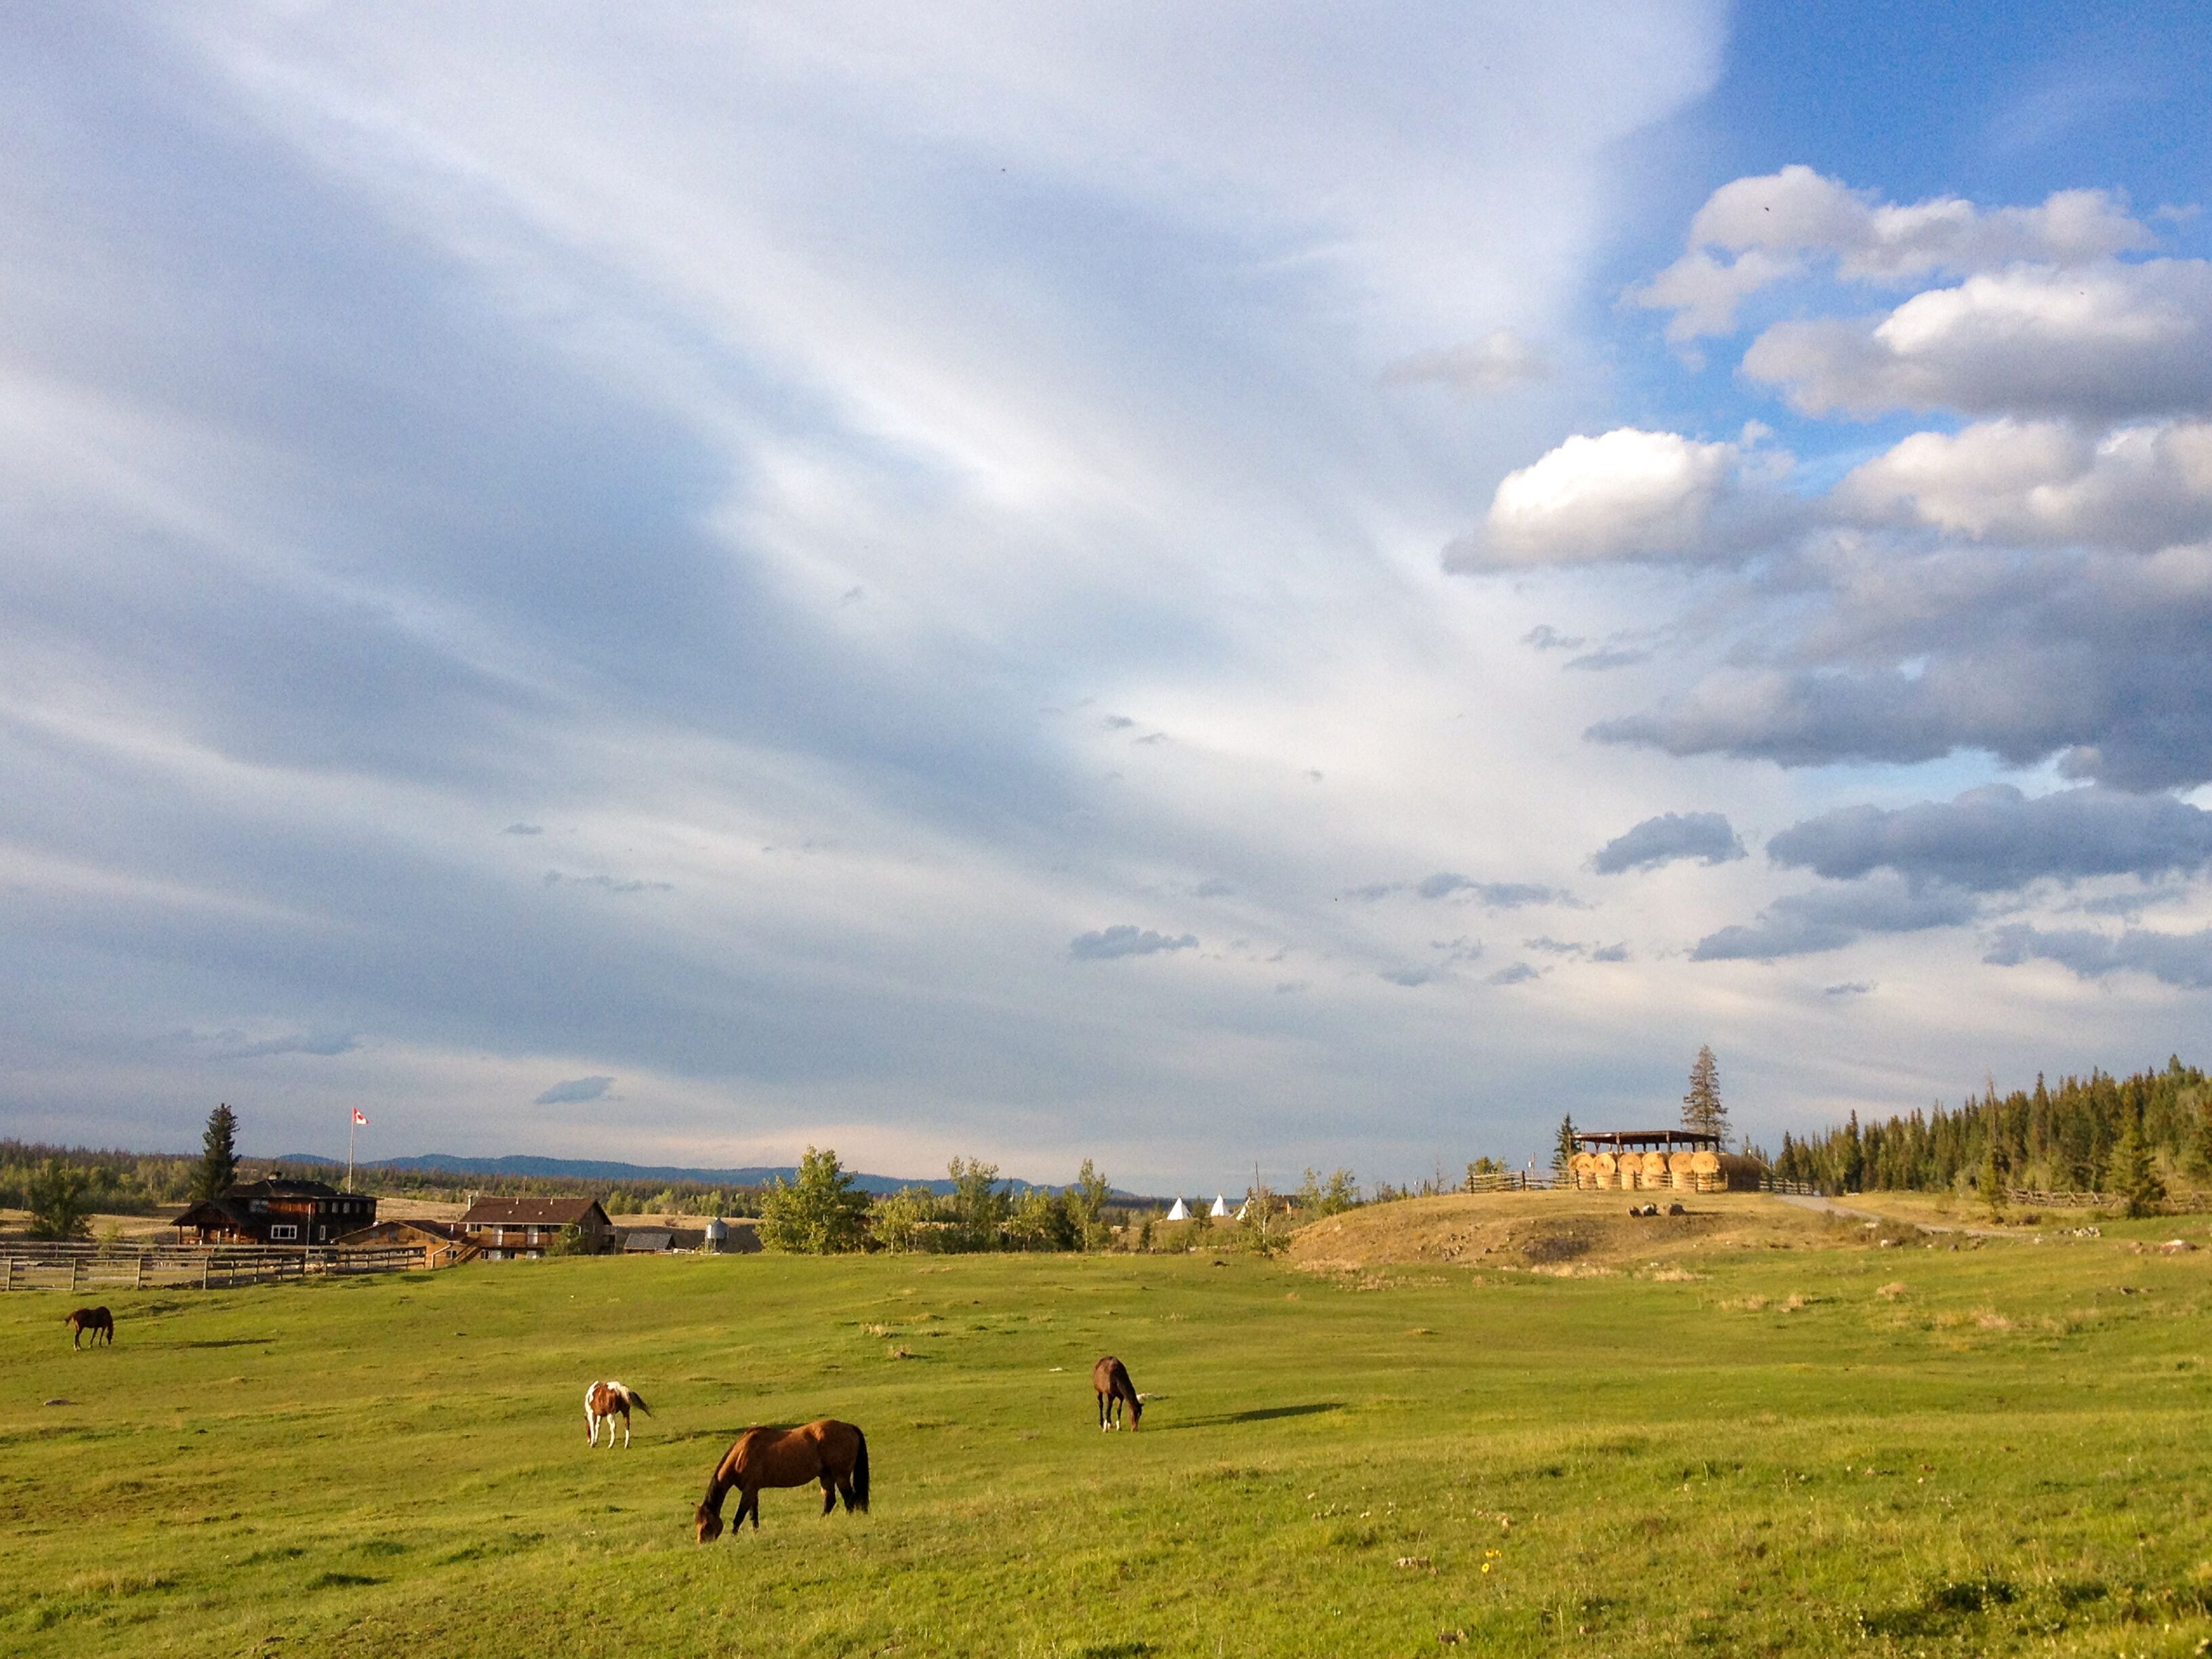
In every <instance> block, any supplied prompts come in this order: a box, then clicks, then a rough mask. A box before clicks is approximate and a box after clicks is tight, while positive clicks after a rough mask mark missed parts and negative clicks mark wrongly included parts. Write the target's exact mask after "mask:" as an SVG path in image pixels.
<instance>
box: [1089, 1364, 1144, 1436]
mask: <svg viewBox="0 0 2212 1659" xmlns="http://www.w3.org/2000/svg"><path fill="white" fill-rule="evenodd" d="M1091 1387H1092V1388H1094V1389H1097V1391H1098V1426H1099V1427H1100V1428H1101V1429H1118V1428H1120V1427H1121V1412H1122V1409H1123V1407H1127V1411H1128V1418H1129V1429H1130V1431H1131V1432H1132V1433H1133V1432H1135V1431H1136V1430H1137V1428H1138V1426H1139V1425H1141V1424H1142V1423H1143V1422H1144V1420H1145V1396H1144V1395H1140V1394H1139V1393H1138V1392H1137V1385H1136V1384H1135V1383H1132V1382H1131V1381H1129V1368H1128V1367H1127V1365H1124V1364H1122V1363H1121V1361H1120V1360H1118V1359H1116V1358H1114V1356H1113V1355H1112V1354H1110V1353H1109V1354H1108V1355H1107V1356H1106V1357H1105V1358H1103V1359H1102V1360H1100V1361H1099V1362H1098V1363H1097V1364H1095V1365H1093V1366H1092V1367H1091Z"/></svg>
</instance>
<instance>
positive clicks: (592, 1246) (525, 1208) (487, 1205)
mask: <svg viewBox="0 0 2212 1659" xmlns="http://www.w3.org/2000/svg"><path fill="white" fill-rule="evenodd" d="M571 1227H574V1229H575V1230H576V1249H578V1250H579V1251H580V1252H581V1253H582V1254H584V1255H600V1254H602V1253H603V1252H605V1251H607V1250H611V1249H614V1248H615V1247H616V1241H617V1234H616V1232H615V1225H614V1223H613V1222H611V1221H610V1220H608V1219H607V1212H605V1210H603V1209H601V1208H600V1207H599V1200H597V1199H596V1198H480V1199H478V1200H477V1201H476V1202H475V1203H473V1204H471V1205H470V1206H469V1209H468V1213H467V1214H466V1215H465V1216H463V1217H462V1218H461V1231H463V1232H465V1233H466V1234H467V1235H468V1236H469V1238H470V1241H471V1243H474V1244H475V1245H476V1246H477V1248H478V1249H481V1250H482V1251H483V1253H484V1259H485V1260H486V1261H512V1260H518V1259H524V1258H535V1257H538V1256H541V1255H544V1254H545V1252H546V1251H547V1250H548V1249H551V1248H552V1247H553V1246H554V1245H556V1244H557V1243H560V1242H561V1236H562V1233H563V1232H565V1231H567V1230H568V1229H569V1228H571Z"/></svg>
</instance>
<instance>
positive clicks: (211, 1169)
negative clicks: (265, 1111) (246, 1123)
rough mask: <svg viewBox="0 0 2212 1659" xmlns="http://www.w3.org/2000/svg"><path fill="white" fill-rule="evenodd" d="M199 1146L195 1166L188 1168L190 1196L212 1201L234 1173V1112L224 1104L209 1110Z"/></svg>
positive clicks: (235, 1158)
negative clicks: (197, 1162) (190, 1171)
mask: <svg viewBox="0 0 2212 1659" xmlns="http://www.w3.org/2000/svg"><path fill="white" fill-rule="evenodd" d="M200 1146H201V1152H200V1161H199V1167H198V1168H197V1169H196V1170H193V1171H192V1196H193V1197H194V1198H195V1199H199V1200H206V1201H209V1202H212V1201H214V1200H216V1199H218V1198H221V1197H222V1194H223V1189H224V1188H227V1187H228V1186H229V1185H230V1183H231V1182H233V1181H234V1180H235V1179H237V1176H238V1114H237V1113H235V1112H234V1111H232V1110H231V1109H230V1108H229V1107H228V1106H218V1107H216V1109H215V1110H213V1111H211V1112H210V1113H209V1114H208V1121H207V1133H205V1134H204V1135H203V1136H202V1137H201V1138H200Z"/></svg>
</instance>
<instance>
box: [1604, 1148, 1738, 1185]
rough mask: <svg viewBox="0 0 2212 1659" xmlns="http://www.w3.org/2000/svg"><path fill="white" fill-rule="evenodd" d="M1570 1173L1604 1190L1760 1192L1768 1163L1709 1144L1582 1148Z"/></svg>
mask: <svg viewBox="0 0 2212 1659" xmlns="http://www.w3.org/2000/svg"><path fill="white" fill-rule="evenodd" d="M1567 1173H1568V1176H1570V1178H1571V1179H1572V1181H1573V1182H1574V1184H1575V1185H1576V1186H1577V1188H1583V1189H1584V1190H1592V1189H1594V1190H1596V1191H1600V1192H1630V1193H1634V1192H1664V1191H1673V1192H1687V1193H1726V1192H1756V1191H1758V1190H1759V1178H1760V1176H1763V1175H1764V1174H1765V1166H1764V1165H1762V1164H1760V1163H1759V1160H1758V1159H1757V1158H1746V1157H1743V1156H1741V1155H1740V1154H1738V1153H1735V1152H1713V1151H1711V1150H1710V1149H1708V1148H1705V1147H1699V1149H1698V1150H1697V1151H1695V1152H1577V1153H1576V1154H1575V1155H1574V1157H1573V1158H1570V1159H1569V1160H1568V1162H1567Z"/></svg>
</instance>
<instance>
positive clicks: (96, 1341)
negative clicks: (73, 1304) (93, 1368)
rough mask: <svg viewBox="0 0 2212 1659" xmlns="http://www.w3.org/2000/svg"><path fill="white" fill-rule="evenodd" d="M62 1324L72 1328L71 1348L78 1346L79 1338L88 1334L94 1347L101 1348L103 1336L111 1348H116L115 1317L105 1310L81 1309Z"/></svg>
mask: <svg viewBox="0 0 2212 1659" xmlns="http://www.w3.org/2000/svg"><path fill="white" fill-rule="evenodd" d="M62 1323H63V1324H64V1325H66V1326H68V1327H69V1328H70V1346H71V1347H72V1348H74V1347H75V1346H76V1345H77V1339H78V1338H80V1337H82V1336H85V1335H87V1334H89V1335H90V1336H91V1338H92V1346H94V1347H95V1348H96V1347H98V1346H100V1338H101V1337H103V1336H104V1337H106V1339H107V1346H109V1347H111V1348H112V1347H113V1346H115V1316H114V1315H113V1314H112V1313H110V1312H108V1311H107V1310H106V1309H105V1308H79V1309H78V1310H76V1312H75V1313H73V1314H71V1315H70V1316H69V1317H68V1318H66V1319H64V1321H62Z"/></svg>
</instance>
